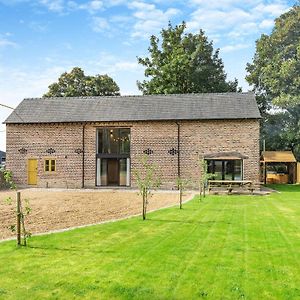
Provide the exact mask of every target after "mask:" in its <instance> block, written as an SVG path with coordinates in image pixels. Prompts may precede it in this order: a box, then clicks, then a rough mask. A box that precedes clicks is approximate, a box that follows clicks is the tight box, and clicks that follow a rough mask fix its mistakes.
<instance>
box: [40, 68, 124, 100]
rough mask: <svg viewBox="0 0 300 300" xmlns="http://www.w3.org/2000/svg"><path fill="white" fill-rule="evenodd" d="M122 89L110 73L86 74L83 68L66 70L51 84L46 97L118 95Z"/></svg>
mask: <svg viewBox="0 0 300 300" xmlns="http://www.w3.org/2000/svg"><path fill="white" fill-rule="evenodd" d="M116 95H120V89H119V87H118V85H117V84H116V82H115V81H114V80H113V79H112V78H111V77H109V76H108V75H95V76H86V75H85V74H84V71H83V70H82V69H81V68H78V67H75V68H73V69H72V70H71V72H70V73H67V72H64V73H63V74H62V75H61V76H60V77H59V78H58V82H55V83H52V84H51V85H49V90H48V92H47V93H46V94H44V97H78V96H116Z"/></svg>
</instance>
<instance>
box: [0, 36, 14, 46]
mask: <svg viewBox="0 0 300 300" xmlns="http://www.w3.org/2000/svg"><path fill="white" fill-rule="evenodd" d="M17 46H18V44H17V43H15V42H12V41H10V40H8V39H7V38H2V37H1V35H0V49H1V48H6V47H13V48H16V47H17Z"/></svg>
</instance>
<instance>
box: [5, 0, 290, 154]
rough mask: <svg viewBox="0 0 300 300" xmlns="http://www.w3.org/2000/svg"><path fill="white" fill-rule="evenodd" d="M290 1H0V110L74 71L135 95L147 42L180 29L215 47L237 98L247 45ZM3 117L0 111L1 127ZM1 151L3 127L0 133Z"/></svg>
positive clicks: (251, 52) (249, 51)
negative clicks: (101, 77) (235, 84)
mask: <svg viewBox="0 0 300 300" xmlns="http://www.w3.org/2000/svg"><path fill="white" fill-rule="evenodd" d="M295 2H296V0H295V1H290V0H275V1H267V0H219V1H218V0H174V1H170V0H164V1H163V0H152V1H140V0H133V1H128V0H111V1H106V0H103V1H100V0H92V1H89V0H81V1H75V0H73V1H69V0H0V103H2V104H7V105H10V106H13V107H15V106H16V105H17V104H18V103H19V102H20V101H21V100H22V99H23V98H25V97H40V96H42V94H43V93H45V92H46V91H47V87H48V85H49V84H51V83H52V82H54V81H56V79H57V78H58V77H59V75H60V74H61V73H62V72H64V71H70V70H71V69H72V68H73V67H75V66H79V67H81V68H83V69H84V71H85V73H86V74H87V75H95V74H108V75H110V76H111V77H113V79H114V80H115V81H116V82H117V83H118V85H119V86H120V89H121V94H122V95H126V94H138V93H139V91H138V89H137V87H136V81H137V80H142V79H143V71H144V69H143V68H142V67H141V66H139V65H138V64H137V59H136V57H137V56H142V57H144V56H146V55H147V48H148V46H149V36H150V35H151V34H155V35H157V34H158V33H159V31H160V30H161V28H163V27H166V26H167V24H168V21H169V20H170V21H171V22H172V24H174V25H175V24H178V23H181V22H182V21H183V20H184V21H186V22H187V29H188V31H190V32H194V33H196V32H197V31H199V29H200V28H201V29H203V30H204V31H205V33H206V35H207V36H208V38H209V39H210V40H213V42H214V47H215V48H220V56H221V58H222V59H223V61H224V64H225V70H226V72H227V74H228V79H233V78H234V77H236V78H238V80H239V84H240V86H242V87H243V90H244V91H247V90H248V89H249V87H248V85H247V83H246V82H245V79H244V77H245V74H246V72H245V66H246V63H247V62H251V60H252V57H253V55H254V52H255V40H257V39H258V38H259V37H260V35H261V34H262V33H267V34H269V33H270V31H271V30H272V27H273V25H274V19H275V18H276V17H278V16H279V15H280V14H282V13H283V12H285V11H287V10H288V9H289V8H290V7H291V6H292V5H293V4H294V3H295ZM9 113H10V110H9V109H5V108H3V107H0V120H1V122H3V121H4V120H5V118H6V117H7V116H8V115H9ZM0 149H1V150H2V149H5V126H4V125H1V127H0Z"/></svg>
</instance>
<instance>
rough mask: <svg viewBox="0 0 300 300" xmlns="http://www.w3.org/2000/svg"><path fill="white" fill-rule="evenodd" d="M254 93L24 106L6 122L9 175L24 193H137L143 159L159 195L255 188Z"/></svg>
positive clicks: (44, 100)
mask: <svg viewBox="0 0 300 300" xmlns="http://www.w3.org/2000/svg"><path fill="white" fill-rule="evenodd" d="M259 119H260V114H259V110H258V107H257V104H256V101H255V97H254V94H253V93H220V94H184V95H147V96H118V97H74V98H41V99H24V100H23V101H22V102H21V103H20V104H19V106H18V107H17V108H16V109H15V110H14V111H13V113H12V114H11V115H10V116H9V117H8V118H7V120H6V121H5V123H6V134H7V151H6V159H7V162H6V165H7V169H10V170H11V171H12V172H13V176H14V180H15V181H16V183H18V184H21V185H33V186H38V187H68V188H81V187H86V188H91V187H98V186H133V187H134V186H135V178H134V172H133V170H135V169H138V168H140V166H141V158H142V157H143V155H147V156H148V158H149V160H150V161H153V162H155V163H156V164H157V166H158V167H157V172H159V174H160V175H161V179H162V187H163V188H174V187H175V182H176V178H177V177H178V176H179V175H180V176H181V177H182V178H187V179H190V180H193V181H194V182H195V183H196V182H197V179H198V174H199V167H198V159H199V157H201V158H204V159H206V160H207V162H208V168H209V172H210V173H213V174H214V176H215V177H214V178H215V179H218V180H252V181H253V182H256V183H257V182H258V181H259Z"/></svg>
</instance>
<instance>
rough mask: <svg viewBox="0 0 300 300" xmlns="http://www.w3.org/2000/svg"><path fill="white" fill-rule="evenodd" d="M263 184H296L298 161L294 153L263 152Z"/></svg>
mask: <svg viewBox="0 0 300 300" xmlns="http://www.w3.org/2000/svg"><path fill="white" fill-rule="evenodd" d="M261 179H262V182H263V183H268V184H272V183H296V182H297V161H296V158H295V156H294V154H293V152H292V151H263V152H262V155H261Z"/></svg>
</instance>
